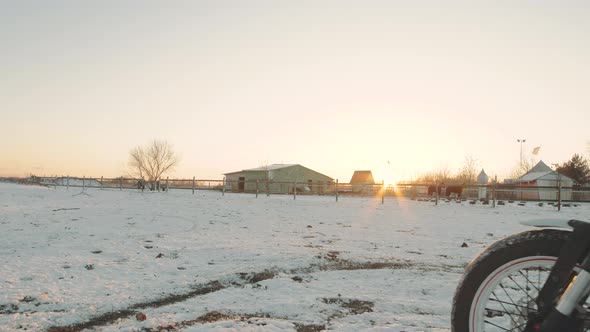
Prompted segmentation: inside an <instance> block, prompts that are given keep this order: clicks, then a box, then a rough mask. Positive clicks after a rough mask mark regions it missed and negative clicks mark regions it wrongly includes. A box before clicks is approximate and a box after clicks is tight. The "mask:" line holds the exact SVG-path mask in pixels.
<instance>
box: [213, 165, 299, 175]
mask: <svg viewBox="0 0 590 332" xmlns="http://www.w3.org/2000/svg"><path fill="white" fill-rule="evenodd" d="M298 165H299V164H272V165H267V166H260V167H256V168H248V169H243V170H241V171H236V172H231V173H225V174H224V175H230V174H237V173H242V172H260V171H273V170H276V169H282V168H287V167H292V166H298Z"/></svg>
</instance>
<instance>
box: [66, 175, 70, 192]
mask: <svg viewBox="0 0 590 332" xmlns="http://www.w3.org/2000/svg"><path fill="white" fill-rule="evenodd" d="M66 190H70V176H69V175H67V177H66Z"/></svg>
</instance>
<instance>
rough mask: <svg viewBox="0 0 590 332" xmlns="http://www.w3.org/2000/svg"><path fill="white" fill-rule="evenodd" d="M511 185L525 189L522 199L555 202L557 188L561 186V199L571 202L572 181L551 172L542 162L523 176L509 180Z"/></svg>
mask: <svg viewBox="0 0 590 332" xmlns="http://www.w3.org/2000/svg"><path fill="white" fill-rule="evenodd" d="M510 183H511V184H516V185H518V186H520V187H527V190H525V191H523V193H522V199H530V200H557V189H553V188H557V187H558V186H559V184H561V187H562V188H566V189H563V190H562V192H561V199H563V200H571V199H572V189H571V187H572V186H573V185H574V181H573V180H572V179H571V178H569V177H567V176H565V175H562V174H559V173H557V172H556V171H554V170H552V169H551V167H549V166H547V164H545V163H544V162H543V161H539V162H538V163H537V164H536V165H535V166H534V167H533V168H531V170H530V171H528V172H527V173H526V174H524V175H523V176H521V177H519V178H517V179H512V180H510Z"/></svg>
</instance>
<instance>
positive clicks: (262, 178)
mask: <svg viewBox="0 0 590 332" xmlns="http://www.w3.org/2000/svg"><path fill="white" fill-rule="evenodd" d="M240 178H244V182H243V184H242V186H243V190H242V189H241V188H240V186H241V185H240ZM267 178H268V180H269V181H268V183H267ZM226 180H227V186H226V189H229V190H231V191H234V192H241V191H244V192H255V191H256V180H258V190H259V191H260V192H266V191H267V190H270V192H271V193H283V194H288V193H293V191H294V188H295V184H296V185H297V191H298V192H307V193H323V192H325V191H327V187H328V185H329V184H331V183H332V182H333V181H332V179H331V178H330V177H328V176H325V175H323V174H321V173H318V172H316V171H314V170H311V169H309V168H306V167H303V166H300V165H294V166H291V167H284V168H278V169H272V170H268V171H265V170H263V171H243V172H236V173H230V174H226ZM267 186H268V188H267Z"/></svg>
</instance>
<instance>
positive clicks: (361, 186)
mask: <svg viewBox="0 0 590 332" xmlns="http://www.w3.org/2000/svg"><path fill="white" fill-rule="evenodd" d="M374 185H375V179H374V178H373V172H371V171H354V173H353V174H352V178H351V179H350V186H351V190H352V192H353V193H360V192H365V191H372V190H373V186H374Z"/></svg>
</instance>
